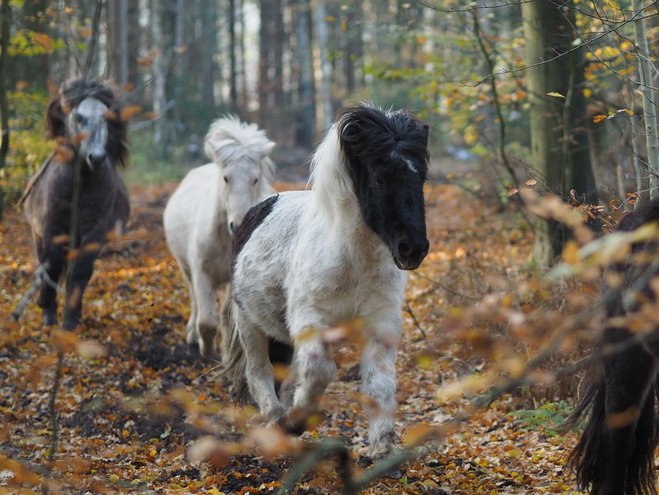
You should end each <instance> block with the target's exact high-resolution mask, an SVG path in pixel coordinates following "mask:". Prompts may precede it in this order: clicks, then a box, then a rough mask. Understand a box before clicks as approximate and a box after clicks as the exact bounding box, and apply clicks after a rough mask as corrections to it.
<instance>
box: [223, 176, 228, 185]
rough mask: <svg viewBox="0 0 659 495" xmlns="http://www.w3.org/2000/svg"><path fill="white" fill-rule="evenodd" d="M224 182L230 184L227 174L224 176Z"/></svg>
mask: <svg viewBox="0 0 659 495" xmlns="http://www.w3.org/2000/svg"><path fill="white" fill-rule="evenodd" d="M224 183H225V184H228V183H229V178H228V177H227V176H226V175H225V176H224Z"/></svg>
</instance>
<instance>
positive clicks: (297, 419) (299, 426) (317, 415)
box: [277, 409, 326, 436]
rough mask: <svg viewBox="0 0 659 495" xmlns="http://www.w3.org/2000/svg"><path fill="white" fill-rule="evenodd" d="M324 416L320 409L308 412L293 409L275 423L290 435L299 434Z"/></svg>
mask: <svg viewBox="0 0 659 495" xmlns="http://www.w3.org/2000/svg"><path fill="white" fill-rule="evenodd" d="M325 416H326V415H325V413H323V412H322V411H312V412H309V411H305V410H303V409H293V410H292V411H290V412H289V413H288V414H286V416H284V417H282V418H281V419H280V420H279V421H277V425H278V426H279V427H280V428H281V429H283V430H284V431H285V432H286V433H288V434H290V435H296V436H300V435H302V433H304V432H305V431H307V430H309V429H310V428H313V427H314V426H316V425H317V424H318V423H320V422H321V421H323V419H325Z"/></svg>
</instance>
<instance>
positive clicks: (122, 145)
mask: <svg viewBox="0 0 659 495" xmlns="http://www.w3.org/2000/svg"><path fill="white" fill-rule="evenodd" d="M46 126H47V131H48V136H49V137H50V138H51V139H55V140H58V142H59V143H60V144H59V147H58V149H57V150H56V151H55V152H54V153H53V154H52V155H51V156H50V157H49V158H48V160H46V161H45V162H44V163H43V165H41V168H40V169H39V170H38V171H37V173H36V174H35V175H34V176H33V177H32V178H31V179H30V182H29V183H28V186H27V188H26V190H25V193H24V194H23V197H22V198H21V201H20V203H23V202H24V205H25V216H26V218H27V221H28V223H29V224H30V227H31V229H32V237H33V239H34V243H35V245H36V249H37V255H38V258H39V263H40V264H41V265H42V266H43V267H44V269H45V270H44V272H45V273H44V275H43V277H42V280H41V289H40V294H39V298H38V304H39V306H40V307H41V308H42V314H43V322H44V324H45V325H55V324H57V299H56V296H57V290H56V287H57V285H56V284H57V283H58V282H59V280H60V276H61V275H62V274H63V273H66V271H67V268H66V267H67V263H73V267H72V270H73V273H72V277H70V279H69V280H67V290H66V292H67V294H69V300H68V301H67V304H66V305H65V308H64V315H63V321H62V327H64V328H65V329H68V330H72V329H74V328H75V327H76V326H77V325H78V322H79V320H80V316H81V311H82V294H83V292H84V290H85V287H86V286H87V283H88V282H89V279H90V278H91V276H92V273H93V270H94V261H95V260H96V258H97V257H98V254H99V252H100V250H101V247H102V246H103V244H104V243H105V242H107V240H108V238H109V237H111V236H112V235H109V234H113V233H115V232H121V231H122V230H123V228H124V226H125V225H126V222H127V220H128V216H129V213H130V204H129V200H128V193H127V191H126V186H125V185H124V182H123V180H122V178H121V175H120V173H119V172H118V169H121V168H124V167H125V165H126V163H127V160H128V146H127V142H126V123H125V122H124V121H123V120H122V118H121V104H120V102H119V101H118V100H117V99H116V98H115V95H114V92H113V91H112V89H111V88H110V87H108V86H106V85H105V84H102V83H100V82H98V81H86V80H84V79H74V80H71V81H69V82H67V83H65V84H64V85H63V86H62V87H61V89H60V92H59V94H58V95H56V96H54V97H53V98H52V99H51V101H50V103H49V104H48V110H47V115H46ZM76 199H77V204H76ZM72 218H76V221H75V225H76V228H75V229H74V231H73V232H72V225H73V221H72ZM71 234H73V236H74V240H73V244H72V247H73V249H75V250H76V251H75V253H73V252H68V248H69V247H70V246H71V239H70V238H69V236H70V235H71ZM67 258H69V259H70V261H67ZM69 285H71V286H69Z"/></svg>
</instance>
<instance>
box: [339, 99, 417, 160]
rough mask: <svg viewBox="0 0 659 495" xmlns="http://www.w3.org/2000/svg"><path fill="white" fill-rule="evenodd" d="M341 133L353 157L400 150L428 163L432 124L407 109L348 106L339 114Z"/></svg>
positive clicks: (372, 156) (375, 157)
mask: <svg viewBox="0 0 659 495" xmlns="http://www.w3.org/2000/svg"><path fill="white" fill-rule="evenodd" d="M338 133H339V136H341V147H342V150H343V152H344V153H346V155H347V156H348V157H349V158H353V157H354V158H357V159H363V160H368V161H373V160H378V159H380V158H383V157H385V156H387V155H389V154H391V153H393V152H398V153H400V154H402V155H406V156H411V157H412V158H414V159H415V161H417V162H420V163H423V164H425V165H426V166H427V163H428V160H429V156H428V126H427V125H425V124H423V123H421V122H420V121H419V120H417V119H416V118H414V117H412V116H411V115H409V114H407V113H405V112H400V111H398V112H387V113H385V112H383V111H381V110H378V109H377V108H373V107H370V106H366V105H360V106H356V107H352V108H346V109H344V110H343V111H341V112H340V113H339V114H338Z"/></svg>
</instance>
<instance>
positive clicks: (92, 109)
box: [70, 98, 108, 168]
mask: <svg viewBox="0 0 659 495" xmlns="http://www.w3.org/2000/svg"><path fill="white" fill-rule="evenodd" d="M107 112H108V107H107V106H105V105H104V104H103V103H101V102H100V101H98V100H97V99H95V98H85V99H84V100H82V101H81V102H80V104H79V105H78V106H77V107H75V108H74V109H73V111H72V112H71V116H70V119H71V125H70V128H71V129H72V131H73V132H72V136H71V138H72V139H73V140H74V142H76V141H78V140H80V148H79V149H80V152H81V153H82V156H83V157H84V159H85V161H86V162H87V164H88V165H89V166H90V167H91V168H95V167H96V166H100V165H101V164H102V163H103V161H104V160H105V156H106V153H105V145H106V144H107V140H108V124H107Z"/></svg>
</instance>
